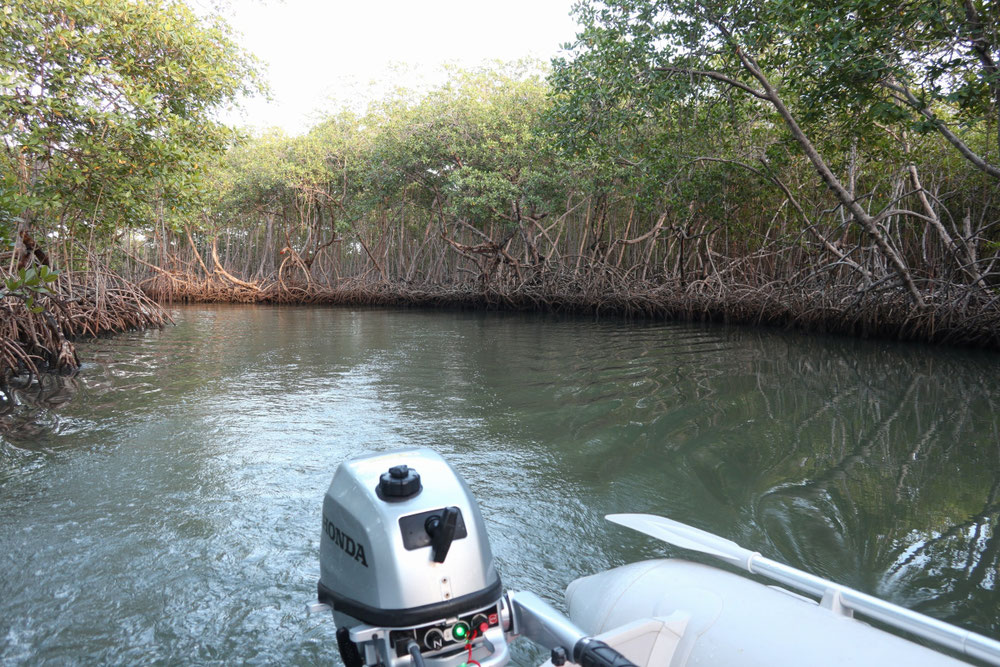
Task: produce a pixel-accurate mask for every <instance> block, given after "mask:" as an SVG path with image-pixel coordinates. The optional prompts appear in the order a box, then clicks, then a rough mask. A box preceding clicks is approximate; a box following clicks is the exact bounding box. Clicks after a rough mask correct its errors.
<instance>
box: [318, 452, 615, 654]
mask: <svg viewBox="0 0 1000 667" xmlns="http://www.w3.org/2000/svg"><path fill="white" fill-rule="evenodd" d="M318 589H319V604H316V605H312V606H311V607H312V608H313V609H316V610H327V609H332V611H333V619H334V622H335V623H336V625H337V643H338V646H339V648H340V655H341V658H342V659H343V661H344V665H345V667H364V666H369V667H372V666H380V667H404V666H409V665H413V666H414V667H423V666H424V665H433V666H434V667H458V666H459V665H463V664H466V663H468V664H469V665H480V666H481V667H494V666H499V665H504V664H506V663H507V662H508V660H509V655H510V654H509V651H508V648H507V644H508V639H513V638H514V637H516V636H518V635H524V636H526V637H527V638H529V639H531V640H533V641H535V642H537V643H539V644H541V645H543V646H545V647H546V648H549V649H552V651H553V653H552V656H553V663H554V664H556V665H561V664H565V663H566V662H567V661H569V662H576V663H580V664H584V665H594V666H595V667H600V666H605V665H606V666H609V667H611V666H613V667H624V666H626V665H632V663H630V662H628V661H627V660H626V659H625V658H623V657H622V656H621V655H620V654H618V653H617V652H615V651H614V650H613V649H611V648H610V647H608V646H607V645H606V644H604V643H603V642H600V641H596V640H594V639H591V638H589V637H586V636H585V634H584V633H583V631H581V630H580V629H579V628H577V627H576V626H575V625H573V623H572V622H571V621H570V620H569V619H567V618H566V617H565V616H563V615H562V614H560V613H559V612H558V611H556V610H555V609H553V608H552V607H550V606H549V605H548V604H547V603H546V602H544V601H543V600H542V599H541V598H539V597H538V596H537V595H535V594H534V593H530V592H522V593H511V594H504V592H503V589H502V587H501V584H500V575H499V574H498V573H497V570H496V566H495V565H494V563H493V553H492V552H491V550H490V544H489V540H488V538H487V534H486V526H485V523H484V522H483V517H482V515H481V514H480V512H479V507H478V505H477V504H476V501H475V499H474V498H473V497H472V494H471V493H470V492H469V489H468V487H467V486H466V485H465V482H464V481H463V480H462V478H461V477H459V476H458V474H457V473H456V472H455V471H454V470H453V469H452V467H451V466H450V465H448V463H447V462H446V461H445V460H444V459H443V458H441V456H440V455H438V454H437V453H436V452H433V451H431V450H429V449H409V450H400V451H395V452H390V453H386V454H378V455H373V456H366V457H362V458H356V459H353V460H350V461H345V462H344V463H342V464H341V465H340V466H339V467H338V468H337V471H336V473H335V474H334V476H333V481H332V482H331V483H330V488H329V489H328V490H327V492H326V497H325V498H324V500H323V532H322V535H321V537H320V579H319V586H318ZM633 667H634V666H633Z"/></svg>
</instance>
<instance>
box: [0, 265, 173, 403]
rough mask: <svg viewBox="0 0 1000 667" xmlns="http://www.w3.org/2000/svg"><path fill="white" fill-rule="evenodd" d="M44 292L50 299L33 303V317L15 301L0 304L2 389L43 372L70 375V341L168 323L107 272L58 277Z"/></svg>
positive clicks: (74, 363)
mask: <svg viewBox="0 0 1000 667" xmlns="http://www.w3.org/2000/svg"><path fill="white" fill-rule="evenodd" d="M2 274H3V272H0V277H2V278H6V277H7V276H6V275H2ZM47 286H48V288H49V290H51V292H52V294H51V295H49V296H36V297H35V299H34V303H35V304H36V305H37V306H41V307H42V309H43V310H42V312H39V313H34V312H31V310H30V309H29V308H27V307H26V305H25V303H24V301H23V300H22V299H21V298H18V297H15V296H7V297H4V298H0V380H2V384H5V385H6V384H9V382H10V380H11V379H12V378H14V377H17V376H27V377H28V378H31V377H36V376H37V375H38V374H39V372H40V371H43V370H49V371H57V372H60V373H66V374H71V373H75V372H76V370H77V369H78V368H79V367H80V361H79V358H78V357H77V354H76V349H75V347H74V345H73V342H72V341H73V339H74V338H77V337H81V336H97V335H100V334H104V333H117V332H121V331H126V330H129V329H141V328H147V327H161V326H163V325H164V324H166V323H167V322H168V321H169V317H168V315H167V314H166V312H165V311H164V310H163V308H161V307H160V306H159V305H158V304H157V303H156V302H155V301H153V300H152V299H150V298H149V297H148V296H146V295H145V294H144V293H143V292H142V290H141V289H139V288H138V287H137V286H135V285H133V284H131V283H129V282H128V281H126V280H125V279H123V278H121V277H120V276H118V275H117V274H115V273H113V272H111V271H108V270H95V271H75V272H63V273H62V274H61V275H60V276H59V278H58V280H57V281H55V282H53V283H49V284H48V285H47Z"/></svg>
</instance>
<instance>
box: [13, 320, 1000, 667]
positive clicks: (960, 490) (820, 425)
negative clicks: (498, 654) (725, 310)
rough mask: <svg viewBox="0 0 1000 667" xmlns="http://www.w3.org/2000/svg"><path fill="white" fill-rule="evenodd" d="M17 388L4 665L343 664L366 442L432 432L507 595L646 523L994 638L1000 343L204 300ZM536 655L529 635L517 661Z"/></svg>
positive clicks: (588, 567)
mask: <svg viewBox="0 0 1000 667" xmlns="http://www.w3.org/2000/svg"><path fill="white" fill-rule="evenodd" d="M171 312H172V314H173V316H174V318H175V320H176V326H170V327H168V328H166V329H164V330H162V331H147V332H136V333H130V334H126V335H122V336H117V337H114V338H110V339H101V340H97V341H92V342H87V343H84V344H81V345H80V354H81V357H82V358H83V359H84V360H85V361H86V364H85V366H84V368H83V370H82V371H81V373H80V374H79V375H78V376H77V377H76V378H72V379H66V378H52V377H50V378H46V379H45V381H44V383H43V387H41V388H38V387H33V388H30V389H26V390H21V391H17V392H13V393H12V394H11V395H9V396H6V397H4V398H5V401H4V403H3V411H2V412H3V414H2V415H0V429H2V432H3V435H2V436H0V663H2V664H4V665H37V664H77V663H82V664H109V663H117V664H122V663H124V664H154V663H155V664H204V663H217V664H222V663H225V664H235V663H243V662H247V663H254V664H332V663H335V662H339V659H338V658H337V657H336V646H335V642H334V636H333V626H332V623H330V622H329V621H328V620H327V619H325V618H320V617H316V616H313V617H306V616H305V613H304V611H303V609H304V605H305V604H306V603H307V602H311V601H313V600H314V598H315V585H316V579H317V577H318V573H319V565H318V561H317V558H318V551H319V549H318V544H319V535H320V505H321V502H322V496H323V493H324V491H325V489H326V487H327V485H328V484H329V481H330V478H331V476H332V475H333V471H334V469H335V467H336V466H337V464H338V463H339V462H340V461H342V460H344V459H345V458H348V457H351V456H354V455H358V454H363V453H368V452H373V451H382V450H387V449H392V448H398V447H403V446H427V447H432V448H434V449H436V450H438V451H439V452H441V453H442V454H443V455H444V456H445V457H447V458H448V459H449V460H450V461H451V462H452V464H453V465H454V466H455V467H456V468H457V469H458V470H459V471H460V472H461V473H462V474H463V475H464V476H465V477H466V479H467V480H468V482H469V484H470V486H471V488H472V490H473V492H474V493H475V494H476V495H477V497H478V499H479V501H480V503H481V506H482V509H483V514H484V516H485V518H486V521H487V527H488V530H489V533H490V536H491V539H492V543H493V549H494V553H495V554H496V557H497V560H498V565H499V568H500V571H501V575H502V577H503V580H504V583H505V586H506V587H507V588H509V589H512V590H516V589H523V588H527V589H531V590H534V591H536V592H538V593H539V594H541V595H542V596H543V597H546V598H547V599H549V600H551V601H553V602H555V603H557V604H561V602H562V592H563V590H564V588H565V586H566V584H567V583H569V582H570V581H571V580H573V579H574V578H576V577H578V576H581V575H584V574H590V573H593V572H595V571H598V570H601V569H605V568H608V567H611V566H615V565H620V564H623V563H626V562H630V561H634V560H638V559H643V558H650V557H659V556H662V555H680V554H681V552H678V551H671V550H670V549H669V548H667V547H665V546H663V545H660V544H657V543H654V542H653V541H651V540H649V539H647V538H645V537H643V536H641V535H638V534H634V533H630V532H629V531H627V530H626V529H624V528H621V527H618V526H615V525H612V524H610V523H608V522H606V521H604V519H603V516H604V515H605V514H607V513H611V512H652V513H657V514H662V515H666V516H670V517H672V518H675V519H678V520H680V521H684V522H687V523H691V524H693V525H695V526H698V527H701V528H704V529H707V530H710V531H712V532H715V533H718V534H720V535H722V536H724V537H727V538H730V539H732V540H735V541H737V542H739V543H740V544H742V545H744V546H747V547H750V548H753V549H756V550H759V551H760V552H762V553H763V554H764V555H766V556H769V557H771V558H774V559H777V560H780V561H783V562H786V563H788V564H790V565H793V566H795V567H799V568H802V569H806V570H808V571H810V572H813V573H815V574H818V575H821V576H824V577H828V578H832V579H835V580H837V581H839V582H841V583H844V584H847V585H849V586H853V587H856V588H859V589H861V590H864V591H867V592H870V593H873V594H875V595H878V596H881V597H884V598H887V599H889V600H891V601H894V602H897V603H900V604H903V605H906V606H909V607H912V608H914V609H917V610H919V611H921V612H924V613H927V614H930V615H932V616H935V617H938V618H941V619H945V620H947V621H950V622H953V623H957V624H959V625H961V626H963V627H967V628H969V629H973V630H976V631H979V632H983V633H986V634H988V635H991V636H994V637H996V636H1000V618H998V609H1000V594H998V589H997V578H998V574H1000V531H998V515H1000V444H998V443H1000V428H998V427H1000V420H998V418H997V413H996V410H995V405H996V403H997V402H1000V355H997V354H995V353H985V352H976V351H963V350H948V349H939V348H932V347H926V346H921V345H905V344H894V343H890V342H865V341H855V340H849V339H842V338H820V337H807V336H802V335H798V334H786V333H782V332H773V331H757V330H750V329H730V328H722V327H707V326H705V327H703V326H696V325H687V324H628V323H623V322H620V321H596V322H595V321H593V320H590V319H553V318H543V317H536V316H522V315H509V314H507V315H505V314H482V313H441V312H420V311H393V310H370V311H351V310H341V309H317V308H313V309H307V308H272V307H228V306H227V307H205V306H199V307H184V308H175V309H173V310H172V311H171ZM537 655H538V654H537V653H536V652H532V651H530V650H528V649H524V648H522V649H519V651H518V653H516V656H517V660H518V661H519V663H520V664H528V663H530V662H531V661H533V660H534V659H535V657H536V656H537Z"/></svg>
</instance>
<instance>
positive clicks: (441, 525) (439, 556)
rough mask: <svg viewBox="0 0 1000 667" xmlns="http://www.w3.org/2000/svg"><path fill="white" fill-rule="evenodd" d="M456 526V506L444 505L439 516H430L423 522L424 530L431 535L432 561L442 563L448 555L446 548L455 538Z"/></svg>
mask: <svg viewBox="0 0 1000 667" xmlns="http://www.w3.org/2000/svg"><path fill="white" fill-rule="evenodd" d="M457 527H458V508H457V507H445V508H444V510H442V511H441V516H431V517H428V518H427V522H426V523H425V524H424V530H426V531H427V534H428V535H430V536H431V547H432V548H433V549H434V562H435V563H443V562H444V559H445V558H447V557H448V550H449V549H450V548H451V543H452V542H453V541H454V540H455V529H456V528H457Z"/></svg>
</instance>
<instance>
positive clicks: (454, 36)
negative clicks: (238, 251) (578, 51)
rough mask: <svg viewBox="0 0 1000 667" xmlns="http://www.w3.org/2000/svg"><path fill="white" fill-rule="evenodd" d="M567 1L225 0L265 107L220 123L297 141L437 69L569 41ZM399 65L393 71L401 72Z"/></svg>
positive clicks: (436, 75)
mask: <svg viewBox="0 0 1000 667" xmlns="http://www.w3.org/2000/svg"><path fill="white" fill-rule="evenodd" d="M572 4H573V0H500V1H497V0H493V1H490V2H485V1H483V0H411V1H410V2H405V1H398V0H369V1H368V2H365V1H364V0H352V1H344V0H326V1H323V0H285V1H284V2H278V1H275V0H268V1H266V2H262V1H261V0H232V2H231V4H230V6H229V9H228V10H226V11H224V14H226V15H227V16H228V18H229V21H230V23H231V24H232V25H233V27H234V28H236V30H237V31H239V32H240V33H242V35H243V44H244V45H245V46H246V47H247V48H248V49H249V50H250V51H252V52H253V53H255V54H256V55H257V57H258V58H260V59H261V60H262V61H264V62H265V63H266V64H267V70H266V78H267V79H268V81H269V82H270V87H271V96H272V100H271V101H266V100H263V99H254V100H248V101H247V102H246V103H245V104H244V105H243V110H242V112H240V113H232V114H228V115H227V117H226V119H227V120H228V121H229V122H233V123H237V124H241V125H250V126H253V127H256V128H260V129H262V128H266V127H272V126H278V127H281V128H283V129H284V130H285V131H286V132H289V133H291V134H297V133H300V132H303V131H304V130H306V129H308V127H309V126H310V125H311V124H312V123H313V122H314V121H315V120H316V119H317V118H318V117H319V116H320V115H322V111H323V110H327V111H332V110H334V109H336V108H340V107H341V106H344V105H345V104H352V105H354V106H355V107H360V108H363V106H364V102H365V101H367V100H369V99H372V98H376V97H379V96H381V95H382V94H384V92H385V91H388V90H391V89H393V88H394V87H396V86H397V85H417V86H419V85H421V83H423V85H428V84H433V83H440V81H441V78H442V77H443V75H442V74H441V73H440V68H441V65H443V64H445V63H456V64H458V65H461V66H475V65H478V64H480V63H483V62H485V61H489V60H494V59H500V60H516V59H519V58H524V57H535V58H539V59H541V60H545V61H547V60H548V59H549V58H551V57H552V56H554V55H556V54H557V53H558V52H559V49H560V47H561V46H562V45H563V44H564V43H566V42H569V41H572V40H573V39H574V37H575V35H576V29H577V26H576V22H575V21H574V20H573V18H572V17H570V9H571V7H572ZM401 66H402V67H401Z"/></svg>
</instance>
